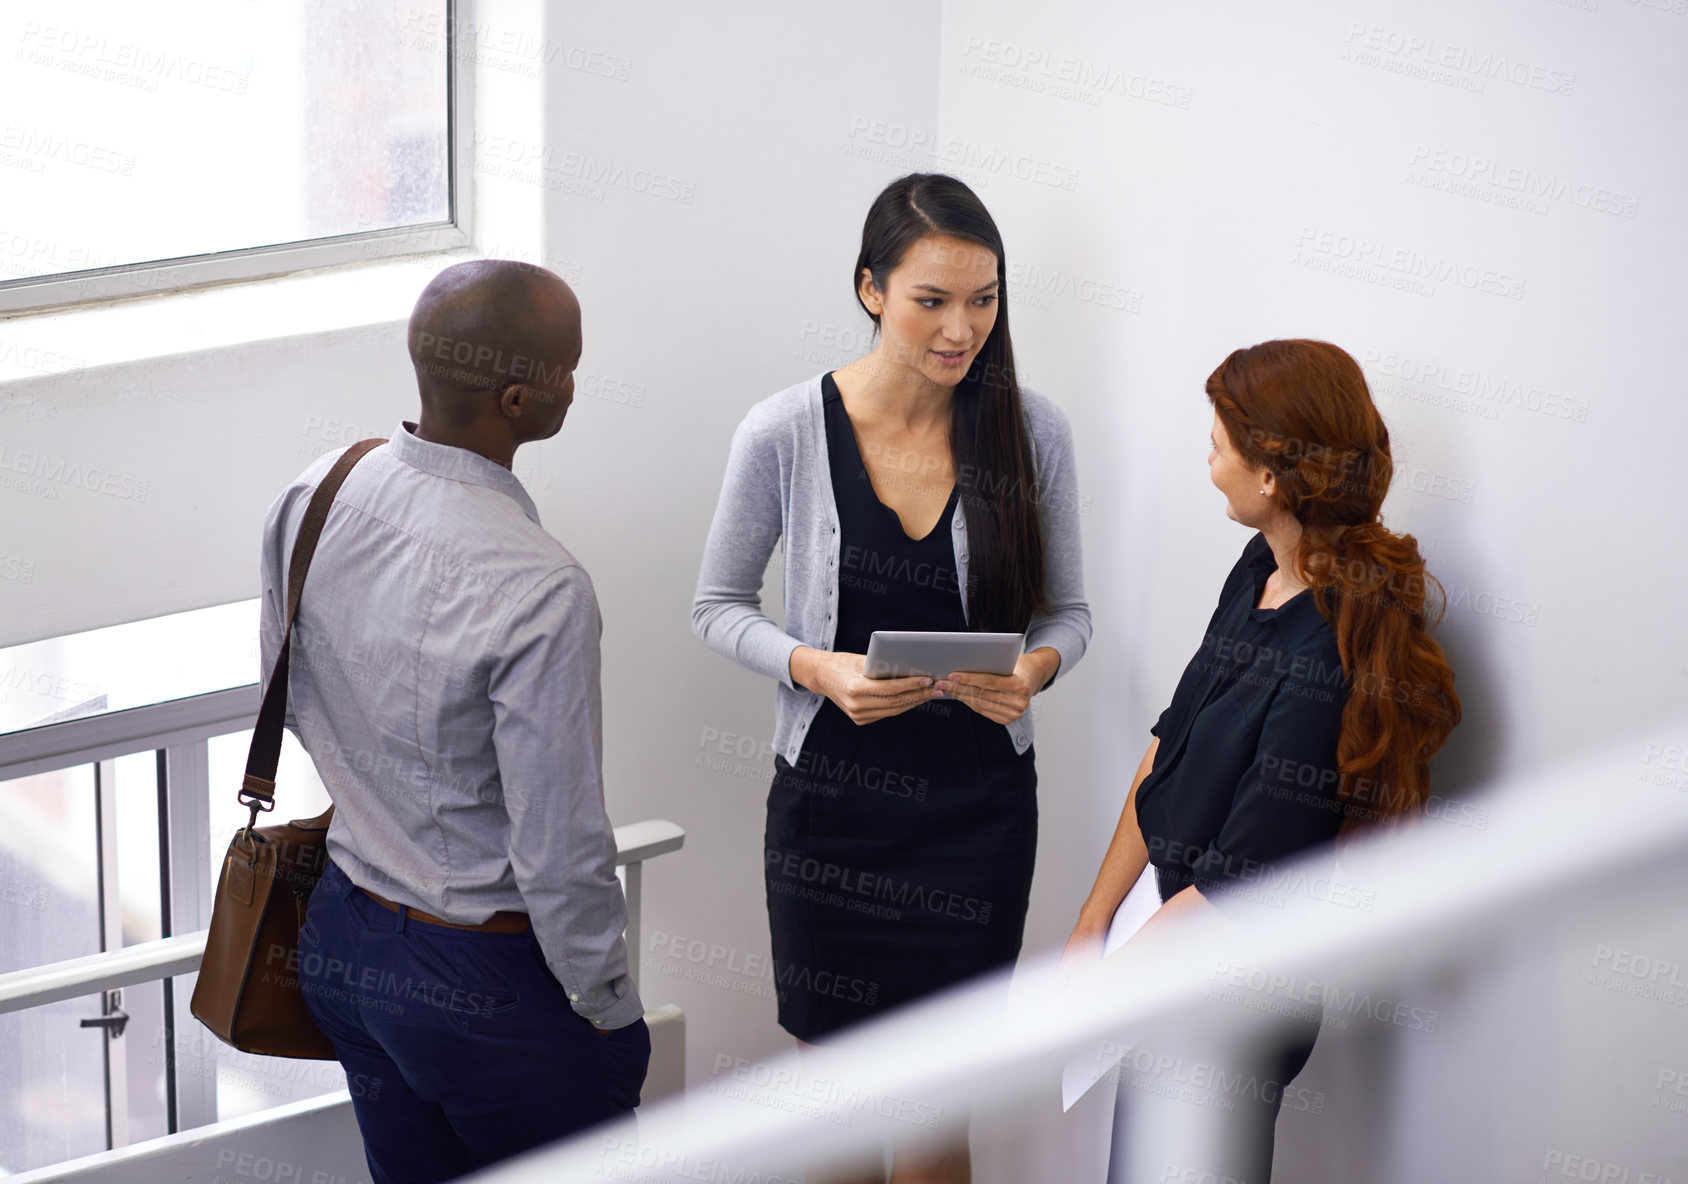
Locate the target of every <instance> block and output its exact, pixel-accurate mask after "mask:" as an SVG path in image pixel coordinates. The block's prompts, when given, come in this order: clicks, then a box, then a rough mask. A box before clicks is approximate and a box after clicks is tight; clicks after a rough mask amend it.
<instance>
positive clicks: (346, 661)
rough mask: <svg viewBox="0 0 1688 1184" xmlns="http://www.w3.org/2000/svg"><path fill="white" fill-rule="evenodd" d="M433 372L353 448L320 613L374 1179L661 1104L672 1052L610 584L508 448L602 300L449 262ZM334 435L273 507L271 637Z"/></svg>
mask: <svg viewBox="0 0 1688 1184" xmlns="http://www.w3.org/2000/svg"><path fill="white" fill-rule="evenodd" d="M409 345H410V357H411V362H412V364H413V365H414V367H415V370H416V381H417V388H418V392H419V394H420V396H421V403H422V409H421V417H420V420H419V421H418V422H415V423H411V422H409V421H406V422H403V423H401V424H400V425H399V427H398V429H397V430H396V431H395V432H394V433H393V435H392V437H391V439H390V440H388V442H387V443H385V444H383V445H381V446H380V447H378V448H376V449H375V450H374V451H372V452H370V453H369V454H368V455H367V456H366V457H364V458H363V459H362V460H361V461H360V462H359V463H358V464H357V467H356V468H354V469H353V470H352V472H351V475H350V476H349V477H348V478H347V480H346V483H345V485H344V486H343V487H342V488H341V490H340V493H339V496H338V498H337V499H336V500H335V503H334V506H333V508H332V510H331V511H330V513H329V517H328V521H327V524H326V525H325V527H324V529H323V533H322V537H321V541H320V542H319V544H318V547H317V552H316V556H315V558H314V559H313V560H312V562H311V569H310V578H309V580H308V581H307V587H306V590H305V592H304V594H303V595H302V596H301V598H300V603H299V615H298V618H297V620H296V622H295V624H294V632H293V647H292V656H291V663H290V664H291V673H290V676H289V678H290V704H291V714H290V715H289V717H288V725H289V727H291V728H292V729H293V731H294V733H295V735H297V736H298V737H299V739H300V741H301V742H302V743H303V745H304V747H305V750H306V751H307V752H308V753H310V755H311V759H312V761H313V762H314V763H315V765H316V767H317V770H318V772H319V773H320V774H321V776H322V780H323V783H324V784H325V785H326V786H327V787H328V791H329V794H330V796H331V797H332V798H333V800H334V820H333V824H332V826H331V827H330V828H329V831H328V853H329V859H330V863H329V866H328V868H327V870H326V871H325V872H324V874H323V877H322V880H321V882H320V883H319V884H318V886H317V888H316V891H315V893H314V895H313V896H312V897H311V903H310V910H309V913H308V915H307V918H306V923H305V925H304V927H303V929H302V931H301V933H300V940H299V955H300V957H299V965H300V982H301V984H302V987H303V989H304V991H305V995H306V1001H307V1004H308V1006H309V1007H310V1010H311V1014H312V1016H313V1017H315V1019H316V1021H317V1024H318V1026H319V1027H321V1028H322V1030H323V1032H324V1033H325V1034H327V1036H328V1037H329V1038H330V1039H331V1040H332V1041H333V1042H334V1049H335V1053H336V1055H337V1056H338V1057H339V1059H340V1063H341V1064H342V1065H344V1066H345V1069H346V1076H347V1079H348V1082H349V1083H350V1088H351V1093H352V1104H353V1108H354V1110H355V1111H356V1114H357V1120H358V1126H359V1129H360V1130H361V1131H362V1134H363V1139H364V1147H365V1152H366V1155H367V1157H368V1160H369V1170H370V1174H371V1176H372V1177H373V1179H374V1181H375V1182H376V1184H387V1182H393V1184H397V1182H399V1181H404V1182H405V1184H417V1182H421V1181H434V1180H448V1179H452V1178H454V1177H457V1176H460V1175H462V1174H464V1173H466V1172H469V1171H472V1170H474V1169H476V1168H479V1167H482V1166H485V1165H487V1164H490V1163H493V1162H496V1161H498V1160H500V1159H503V1158H506V1157H508V1156H511V1155H515V1154H517V1153H519V1152H522V1151H525V1150H527V1149H529V1148H531V1147H535V1146H539V1145H541V1144H543V1143H547V1142H550V1141H551V1140H553V1139H557V1138H560V1137H562V1136H564V1135H568V1134H571V1133H574V1132H575V1131H578V1130H580V1129H582V1128H584V1127H586V1126H588V1125H591V1124H592V1123H595V1122H598V1121H601V1120H603V1119H606V1118H611V1117H614V1116H616V1115H618V1114H620V1113H622V1112H624V1111H626V1110H628V1109H631V1108H632V1107H633V1106H635V1105H637V1104H638V1101H639V1090H640V1088H641V1087H642V1086H643V1083H644V1078H645V1070H646V1067H647V1064H648V1062H649V1058H650V1033H649V1031H648V1030H647V1028H646V1027H645V1022H644V1019H643V1014H644V1008H643V1006H642V1005H641V1003H640V1001H639V994H638V992H637V991H636V990H635V989H634V986H633V982H632V979H631V978H630V977H629V976H628V961H627V957H628V956H627V950H626V946H625V944H624V942H623V940H622V930H623V929H624V928H625V927H626V924H627V910H626V902H625V900H624V898H623V896H622V893H621V888H620V886H619V883H618V881H617V880H616V877H615V839H614V835H613V833H612V831H611V828H610V823H609V819H608V817H607V816H606V815H605V812H604V793H603V779H602V749H603V739H602V737H603V725H602V711H601V701H600V696H599V686H598V677H599V652H598V641H599V635H600V633H601V632H602V623H601V619H600V617H599V613H598V602H597V598H596V595H595V594H594V591H593V587H592V581H591V579H590V578H589V577H588V576H587V574H586V572H585V570H584V569H582V568H581V566H580V564H579V563H578V562H577V561H576V560H575V558H574V556H572V555H571V554H569V552H568V550H567V549H566V548H564V547H563V545H562V544H561V543H559V542H558V541H557V540H556V539H554V538H552V537H551V536H550V535H549V534H547V533H546V532H545V531H544V530H543V529H542V528H541V527H540V524H539V514H538V512H537V511H536V510H535V509H534V505H533V501H532V499H531V498H529V497H528V494H527V491H526V490H525V489H523V488H522V484H521V482H520V481H518V480H517V479H516V477H515V475H514V474H513V473H512V472H511V463H512V461H513V459H514V457H515V453H516V449H517V448H519V447H520V446H521V445H523V444H525V443H528V442H529V441H533V440H544V439H548V438H549V437H551V436H554V435H556V434H557V432H558V430H559V429H560V428H561V427H562V425H563V419H564V417H565V416H566V415H567V414H568V409H569V404H570V402H571V401H572V399H573V396H574V369H575V366H576V364H577V363H578V362H579V360H580V349H581V338H580V306H579V304H578V303H577V302H576V301H575V297H574V293H573V292H571V291H570V290H569V287H568V285H567V284H565V283H564V282H563V281H562V280H561V279H559V278H558V277H557V276H555V275H553V274H552V273H551V272H549V271H546V270H545V269H543V268H539V267H533V266H530V265H527V264H522V263H512V262H508V261H503V260H479V261H476V262H471V263H460V264H458V265H456V266H454V267H449V268H447V269H446V270H444V271H442V272H441V273H440V274H439V275H438V276H436V277H435V279H434V280H433V282H432V283H430V284H429V285H428V286H427V288H426V289H425V290H424V291H423V293H422V296H421V298H420V299H419V300H418V301H417V303H416V309H415V312H414V313H413V314H412V316H411V319H410V333H409ZM339 455H340V454H339V452H334V453H330V454H329V455H327V456H324V457H321V458H319V459H318V460H317V461H316V462H315V463H313V464H312V465H311V466H310V467H309V468H307V469H306V470H305V472H304V473H303V474H301V475H300V476H299V478H298V479H297V480H296V481H294V482H293V484H292V485H290V486H289V487H288V488H287V489H286V490H285V491H284V492H283V493H282V494H281V496H280V497H279V498H277V499H276V501H275V503H274V504H273V505H272V506H271V507H270V511H269V516H268V518H267V520H266V521H265V524H264V546H263V564H262V569H263V570H262V574H263V590H264V605H263V616H262V629H261V641H262V651H263V653H262V658H263V669H264V671H266V672H268V671H269V670H271V669H272V668H273V667H274V663H275V657H276V652H277V650H278V649H279V646H280V641H281V637H282V631H283V626H284V624H285V620H284V613H285V607H286V590H287V562H288V559H289V557H290V555H291V551H292V547H293V539H294V537H295V536H296V535H297V533H298V530H299V523H300V521H301V519H302V518H303V516H304V511H305V506H306V503H307V502H308V501H309V500H310V496H311V493H312V491H313V490H314V489H315V487H316V485H317V483H318V482H319V481H320V480H321V479H322V478H323V476H324V475H325V474H326V473H327V471H328V469H329V468H330V467H331V466H332V464H333V463H334V461H335V460H336V459H337V458H338V457H339Z"/></svg>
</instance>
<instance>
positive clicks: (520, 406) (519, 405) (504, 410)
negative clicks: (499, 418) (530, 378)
mask: <svg viewBox="0 0 1688 1184" xmlns="http://www.w3.org/2000/svg"><path fill="white" fill-rule="evenodd" d="M532 398H533V391H532V389H530V388H529V387H528V386H527V385H526V384H524V383H520V382H507V383H505V384H504V386H503V388H502V389H501V390H500V391H499V392H498V410H499V413H500V414H501V415H503V416H504V418H505V419H520V418H521V417H522V414H523V412H525V411H526V410H527V404H528V402H529V400H531V399H532Z"/></svg>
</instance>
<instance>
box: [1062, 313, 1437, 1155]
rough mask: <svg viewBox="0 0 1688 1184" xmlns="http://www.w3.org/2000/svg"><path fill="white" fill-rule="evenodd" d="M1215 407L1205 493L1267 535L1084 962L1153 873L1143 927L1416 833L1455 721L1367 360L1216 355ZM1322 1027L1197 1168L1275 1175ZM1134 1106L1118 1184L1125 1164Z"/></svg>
mask: <svg viewBox="0 0 1688 1184" xmlns="http://www.w3.org/2000/svg"><path fill="white" fill-rule="evenodd" d="M1207 397H1208V400H1209V401H1210V402H1211V403H1212V404H1213V436H1212V441H1213V451H1212V452H1210V453H1209V454H1208V467H1209V470H1210V475H1211V478H1212V481H1213V483H1214V485H1216V486H1217V487H1218V488H1219V490H1220V491H1221V492H1222V493H1224V495H1225V502H1226V505H1225V513H1226V515H1227V516H1228V517H1230V518H1231V519H1232V520H1234V521H1236V522H1238V523H1241V524H1242V525H1243V526H1247V527H1250V528H1251V529H1253V530H1254V531H1256V532H1257V533H1256V534H1255V535H1254V537H1253V538H1251V539H1250V540H1249V542H1248V544H1247V545H1246V546H1245V547H1244V548H1243V553H1242V557H1241V558H1240V559H1238V560H1237V563H1236V566H1235V567H1233V568H1232V569H1231V574H1230V575H1229V576H1228V577H1226V580H1225V586H1224V588H1223V589H1222V590H1221V592H1220V594H1219V606H1218V608H1216V609H1215V610H1214V613H1213V618H1212V620H1211V621H1210V622H1209V624H1208V627H1207V633H1206V635H1205V636H1204V637H1203V638H1202V643H1201V647H1200V648H1199V649H1198V650H1197V651H1196V654H1195V657H1193V658H1192V659H1191V660H1190V664H1189V666H1187V667H1186V668H1185V670H1184V674H1183V677H1182V678H1180V679H1179V681H1178V687H1177V689H1176V690H1175V691H1174V692H1173V696H1172V702H1171V704H1170V705H1169V706H1168V707H1167V708H1166V710H1165V711H1163V712H1162V713H1161V716H1160V719H1159V720H1158V721H1156V723H1155V726H1154V727H1153V728H1151V729H1150V733H1151V734H1152V735H1153V736H1154V740H1153V741H1151V742H1150V744H1149V749H1148V751H1147V752H1146V753H1145V754H1144V755H1143V760H1142V763H1141V764H1140V765H1139V766H1138V769H1137V775H1136V777H1135V779H1134V780H1133V782H1132V786H1131V791H1130V793H1129V794H1128V795H1127V796H1126V800H1125V808H1124V810H1123V811H1122V812H1121V814H1120V820H1119V826H1118V828H1117V829H1116V830H1115V832H1114V837H1113V842H1112V843H1111V844H1110V845H1109V847H1108V853H1107V855H1106V857H1105V858H1104V860H1103V863H1102V869H1101V871H1100V872H1099V873H1098V874H1097V877H1096V884H1095V887H1093V888H1092V889H1091V892H1090V896H1089V897H1088V899H1086V901H1085V903H1084V906H1083V908H1082V909H1081V910H1080V912H1079V920H1078V924H1077V926H1076V927H1075V928H1074V930H1073V934H1072V937H1071V939H1070V940H1069V941H1068V945H1067V949H1068V955H1069V956H1081V955H1083V954H1086V953H1093V952H1094V950H1095V947H1096V946H1098V945H1099V944H1100V943H1101V941H1102V939H1103V936H1104V935H1105V933H1106V932H1107V928H1108V924H1109V921H1110V919H1111V918H1112V917H1113V915H1114V911H1115V910H1116V909H1117V908H1118V906H1119V904H1120V901H1121V900H1122V899H1123V898H1124V896H1125V894H1126V892H1127V890H1129V889H1130V887H1131V886H1132V884H1134V883H1135V882H1136V881H1137V878H1138V876H1139V875H1141V874H1142V872H1143V869H1144V867H1145V865H1147V864H1153V865H1154V868H1155V876H1156V880H1157V884H1158V887H1159V889H1160V897H1161V901H1162V904H1161V907H1160V909H1159V910H1158V911H1157V912H1156V913H1155V914H1154V916H1153V917H1152V918H1151V919H1150V920H1149V922H1147V923H1146V924H1145V926H1144V930H1143V931H1144V932H1150V931H1153V930H1155V929H1157V928H1158V927H1159V926H1160V925H1161V924H1163V923H1164V922H1165V921H1166V919H1167V918H1168V917H1171V916H1175V915H1176V914H1178V913H1180V912H1183V911H1186V910H1189V909H1199V908H1203V907H1206V905H1207V904H1208V903H1209V902H1210V900H1213V899H1217V897H1216V895H1215V894H1216V893H1223V892H1226V891H1237V890H1241V891H1245V892H1246V891H1250V890H1251V887H1252V888H1253V889H1254V890H1258V889H1259V888H1260V887H1262V886H1264V885H1266V884H1270V883H1273V882H1275V878H1274V877H1272V875H1271V873H1272V869H1273V865H1275V864H1279V863H1282V862H1287V861H1289V860H1291V859H1305V858H1309V857H1313V858H1317V857H1319V856H1320V855H1322V856H1323V857H1324V858H1326V859H1329V858H1332V857H1333V856H1334V840H1335V838H1336V835H1337V833H1338V831H1339V830H1342V829H1345V828H1349V827H1352V826H1354V825H1356V824H1358V823H1360V822H1366V823H1372V824H1378V825H1390V824H1393V823H1395V822H1396V821H1398V820H1400V819H1402V818H1406V817H1409V816H1411V815H1412V814H1413V813H1415V812H1416V811H1418V810H1420V809H1421V808H1422V806H1423V804H1424V801H1425V798H1426V796H1427V794H1428V792H1429V761H1430V757H1431V755H1432V754H1433V753H1435V752H1436V750H1437V749H1438V748H1439V747H1441V744H1442V742H1443V741H1444V740H1445V739H1446V738H1447V736H1448V733H1449V732H1451V731H1452V730H1453V728H1454V726H1455V725H1456V724H1457V723H1458V722H1459V717H1460V707H1459V697H1458V696H1457V695H1456V694H1455V693H1454V685H1453V682H1454V677H1453V671H1452V670H1451V669H1450V668H1449V666H1448V662H1447V660H1446V658H1445V657H1444V656H1443V654H1442V648H1441V647H1440V646H1439V645H1437V643H1436V642H1435V641H1433V640H1432V639H1431V638H1430V637H1429V636H1428V634H1427V629H1428V628H1429V624H1430V621H1429V619H1428V617H1429V605H1430V604H1431V600H1430V598H1429V597H1428V596H1427V587H1426V586H1427V584H1434V583H1435V581H1434V580H1433V579H1431V578H1430V577H1429V576H1428V575H1427V574H1426V573H1425V570H1424V560H1423V558H1422V557H1421V556H1420V555H1419V552H1418V544H1417V542H1416V541H1415V540H1414V539H1413V538H1412V536H1410V535H1400V534H1395V533H1393V532H1391V531H1389V530H1387V529H1386V528H1385V527H1384V526H1383V524H1382V523H1381V522H1380V521H1379V520H1378V513H1379V510H1380V508H1381V506H1382V504H1383V497H1384V494H1385V493H1386V492H1388V489H1389V482H1390V478H1391V477H1392V475H1393V462H1392V460H1391V458H1390V454H1389V431H1388V429H1387V428H1386V427H1385V426H1384V423H1383V419H1382V417H1381V416H1380V415H1379V414H1378V412H1377V408H1376V407H1375V406H1374V405H1373V404H1372V400H1371V394H1370V392H1369V391H1368V390H1367V389H1366V381H1365V377H1364V376H1363V375H1362V374H1361V372H1360V367H1359V366H1358V364H1356V363H1355V361H1354V359H1353V358H1352V357H1350V356H1349V355H1348V354H1347V353H1345V352H1344V351H1342V350H1340V349H1338V348H1337V347H1336V346H1334V345H1331V344H1329V343H1327V342H1322V341H1302V340H1292V341H1268V342H1265V343H1264V344H1261V345H1256V346H1253V347H1251V348H1249V349H1239V350H1237V351H1235V352H1234V353H1232V354H1231V355H1230V356H1229V357H1228V358H1226V359H1225V361H1224V362H1222V363H1221V364H1220V366H1219V368H1218V369H1217V370H1215V371H1214V372H1213V374H1212V375H1211V376H1210V377H1209V378H1208V380H1207ZM1439 591H1440V589H1439V586H1438V588H1437V593H1438V599H1439ZM1296 882H1308V883H1312V882H1316V877H1313V876H1309V877H1307V879H1306V881H1296ZM1317 1031H1318V1022H1317V1018H1316V1017H1314V1018H1312V1019H1311V1020H1310V1021H1307V1022H1304V1023H1303V1025H1302V1027H1301V1028H1300V1029H1299V1031H1298V1032H1297V1034H1296V1036H1295V1037H1294V1038H1293V1039H1292V1041H1291V1042H1290V1044H1289V1046H1288V1047H1287V1048H1284V1049H1280V1050H1279V1051H1278V1052H1277V1053H1276V1054H1275V1055H1273V1056H1272V1057H1270V1058H1267V1059H1265V1060H1263V1061H1262V1063H1261V1066H1260V1067H1261V1071H1262V1074H1261V1075H1262V1076H1263V1077H1264V1078H1266V1081H1265V1082H1264V1085H1265V1088H1261V1089H1254V1090H1248V1091H1244V1096H1241V1097H1236V1098H1231V1099H1226V1100H1225V1101H1224V1103H1223V1106H1222V1108H1224V1109H1226V1110H1227V1112H1228V1117H1227V1119H1226V1121H1227V1122H1228V1123H1230V1124H1231V1126H1232V1132H1231V1133H1232V1134H1234V1135H1236V1136H1237V1138H1236V1139H1235V1140H1234V1142H1236V1143H1239V1144H1240V1145H1241V1147H1242V1150H1241V1151H1240V1153H1236V1154H1235V1157H1234V1158H1231V1159H1228V1160H1227V1161H1225V1162H1224V1163H1223V1165H1209V1164H1205V1163H1204V1164H1201V1165H1191V1166H1199V1167H1200V1168H1201V1169H1202V1170H1204V1171H1208V1170H1214V1168H1215V1167H1219V1166H1223V1168H1224V1169H1225V1171H1224V1174H1228V1175H1230V1176H1232V1177H1234V1178H1237V1179H1241V1180H1247V1181H1249V1182H1250V1184H1261V1182H1263V1181H1265V1180H1267V1179H1269V1178H1270V1175H1271V1163H1272V1132H1273V1124H1274V1123H1275V1121H1276V1119H1277V1114H1278V1109H1279V1107H1280V1105H1281V1104H1282V1100H1283V1087H1284V1086H1286V1085H1288V1084H1289V1082H1290V1081H1291V1080H1292V1079H1293V1078H1294V1077H1295V1075H1296V1074H1297V1073H1299V1072H1300V1071H1301V1068H1302V1066H1303V1065H1305V1064H1306V1061H1307V1057H1308V1055H1309V1054H1310V1053H1311V1052H1312V1048H1313V1037H1314V1036H1315V1035H1316V1034H1317ZM1130 1092H1131V1091H1128V1090H1127V1089H1126V1088H1124V1086H1123V1085H1122V1088H1121V1089H1120V1091H1119V1095H1120V1102H1119V1103H1118V1105H1119V1108H1120V1109H1119V1111H1118V1113H1117V1114H1116V1121H1115V1144H1114V1155H1113V1158H1114V1166H1113V1168H1112V1169H1111V1170H1110V1178H1114V1177H1116V1176H1118V1177H1120V1178H1123V1171H1122V1160H1123V1159H1125V1158H1126V1157H1128V1155H1129V1150H1130V1149H1129V1148H1128V1147H1124V1146H1121V1140H1122V1138H1125V1137H1129V1136H1128V1135H1125V1134H1123V1132H1128V1131H1129V1130H1130V1129H1131V1124H1130V1122H1129V1109H1130V1106H1129V1094H1130ZM1233 1150H1234V1149H1233Z"/></svg>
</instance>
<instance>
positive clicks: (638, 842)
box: [0, 721, 686, 1015]
mask: <svg viewBox="0 0 1688 1184" xmlns="http://www.w3.org/2000/svg"><path fill="white" fill-rule="evenodd" d="M78 722H80V721H78ZM685 841H686V832H685V829H684V828H683V827H681V826H679V825H677V824H676V823H673V822H669V821H667V820H666V819H662V818H650V819H646V820H644V821H642V822H630V823H628V824H627V825H626V826H618V827H616V828H615V845H616V853H615V861H616V865H617V866H618V867H620V866H629V867H631V866H637V865H638V864H641V863H643V862H644V861H645V860H647V859H654V858H656V857H657V856H658V855H664V854H667V853H668V852H670V851H678V850H679V849H680V848H681V847H682V846H683V845H684V844H685ZM205 933H206V931H205V930H203V929H201V930H199V931H198V932H196V933H183V934H180V935H179V936H176V937H167V938H164V939H163V940H162V941H148V942H140V943H138V944H136V945H132V946H125V947H124V948H123V949H121V950H109V951H107V952H105V953H102V954H88V955H86V956H84V957H81V958H70V959H68V960H66V961H63V962H52V963H49V964H48V965H46V966H35V967H31V968H30V969H28V970H16V971H13V972H11V973H10V974H0V1015H4V1014H6V1013H7V1012H11V1011H22V1010H24V1009H25V1008H30V1007H41V1006H43V1005H44V1004H48V1003H57V1002H59V1001H61V1000H64V999H77V998H81V997H82V996H85V995H95V994H98V993H99V992H101V991H110V990H114V989H116V988H118V987H128V986H133V985H135V984H136V983H146V982H152V981H154V980H155V979H161V978H173V977H174V976H176V975H178V974H192V973H193V972H194V971H196V970H198V969H199V960H200V958H201V956H202V955H203V954H204V953H205ZM630 944H632V943H630ZM634 948H635V949H636V948H637V946H636V945H635V946H634ZM633 956H634V957H637V954H636V953H635V954H634V955H633Z"/></svg>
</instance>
